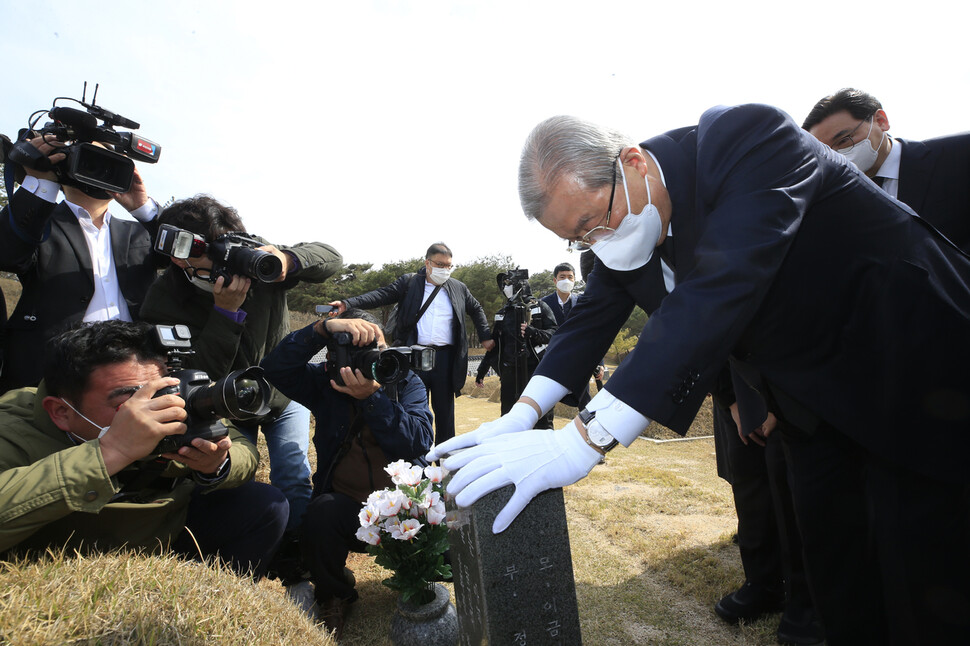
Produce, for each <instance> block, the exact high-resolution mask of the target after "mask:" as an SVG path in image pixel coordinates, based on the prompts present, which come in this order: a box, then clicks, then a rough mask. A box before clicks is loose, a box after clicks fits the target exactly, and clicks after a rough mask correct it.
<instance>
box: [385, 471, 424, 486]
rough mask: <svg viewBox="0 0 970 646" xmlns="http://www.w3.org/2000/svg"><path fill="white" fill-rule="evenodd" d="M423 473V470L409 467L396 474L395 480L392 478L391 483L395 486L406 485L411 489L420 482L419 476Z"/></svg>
mask: <svg viewBox="0 0 970 646" xmlns="http://www.w3.org/2000/svg"><path fill="white" fill-rule="evenodd" d="M423 471H424V469H422V468H421V467H410V468H408V469H402V470H401V472H400V473H398V475H397V479H396V480H395V479H394V477H393V476H392V477H391V481H392V482H393V483H394V484H397V485H400V484H406V485H408V486H409V487H413V486H415V485H416V484H418V483H419V482H421V474H422V473H423Z"/></svg>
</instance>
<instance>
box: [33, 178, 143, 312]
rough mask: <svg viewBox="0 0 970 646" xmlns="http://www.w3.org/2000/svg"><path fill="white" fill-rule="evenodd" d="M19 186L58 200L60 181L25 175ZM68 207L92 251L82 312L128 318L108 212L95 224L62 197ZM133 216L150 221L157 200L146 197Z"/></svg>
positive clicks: (85, 213)
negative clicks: (89, 292)
mask: <svg viewBox="0 0 970 646" xmlns="http://www.w3.org/2000/svg"><path fill="white" fill-rule="evenodd" d="M21 187H22V188H23V189H24V190H26V191H28V192H30V193H32V194H34V195H36V196H37V197H40V198H41V199H44V200H46V201H48V202H51V203H54V202H56V201H57V194H58V192H59V190H60V185H58V183H57V182H53V181H51V180H47V179H38V178H36V177H33V176H31V175H28V176H26V177H24V182H23V184H21ZM64 203H65V204H67V206H68V208H70V209H71V212H72V213H73V214H74V216H75V217H76V218H77V221H78V224H79V225H80V226H81V232H82V233H83V234H84V241H85V242H86V243H87V245H88V252H89V253H90V254H91V269H92V274H93V278H94V296H92V298H91V302H90V303H88V307H87V309H86V310H85V312H84V320H85V321H107V320H110V319H121V320H122V321H130V320H131V313H130V312H129V311H128V303H127V302H125V297H124V295H123V294H122V293H121V286H120V285H119V284H118V272H117V271H116V270H115V262H114V255H112V253H111V228H110V226H109V225H110V223H111V217H112V216H111V213H109V212H105V214H104V221H103V222H102V223H101V227H100V228H98V227H96V226H95V225H94V222H93V221H92V220H91V214H90V213H88V212H87V210H85V209H84V208H83V207H81V206H78V205H77V204H74V203H73V202H70V201H68V200H64ZM131 215H132V217H134V218H135V219H136V220H138V221H140V222H150V221H151V220H153V219H154V218H155V216H157V215H158V204H157V203H156V202H155V200H151V199H150V200H148V202H146V203H145V204H143V205H142V206H141V207H139V208H137V209H135V210H134V211H132V212H131Z"/></svg>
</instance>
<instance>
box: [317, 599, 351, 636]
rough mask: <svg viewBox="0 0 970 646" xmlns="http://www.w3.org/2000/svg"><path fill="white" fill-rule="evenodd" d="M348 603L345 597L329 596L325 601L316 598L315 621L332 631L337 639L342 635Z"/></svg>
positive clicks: (348, 607) (348, 608)
mask: <svg viewBox="0 0 970 646" xmlns="http://www.w3.org/2000/svg"><path fill="white" fill-rule="evenodd" d="M350 603H351V602H350V601H348V600H346V599H339V598H337V597H330V599H327V600H326V601H321V600H319V599H318V600H317V621H318V622H320V623H322V624H323V625H324V627H326V629H327V630H328V631H330V632H332V633H333V636H334V639H337V640H339V639H340V636H341V635H343V632H344V622H345V621H346V619H347V613H348V611H349V610H350Z"/></svg>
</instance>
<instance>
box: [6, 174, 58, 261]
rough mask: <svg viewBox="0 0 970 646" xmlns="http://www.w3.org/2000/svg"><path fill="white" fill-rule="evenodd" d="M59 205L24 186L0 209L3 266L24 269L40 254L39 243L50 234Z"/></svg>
mask: <svg viewBox="0 0 970 646" xmlns="http://www.w3.org/2000/svg"><path fill="white" fill-rule="evenodd" d="M56 206H57V205H56V204H54V203H52V202H48V201H47V200H45V199H43V198H40V197H37V196H36V195H33V194H32V193H31V192H30V191H26V190H24V189H19V190H17V191H16V192H15V193H14V194H13V197H11V198H10V205H9V206H5V207H4V208H3V211H0V269H3V270H4V271H12V272H15V273H18V274H21V273H24V272H25V271H26V270H27V269H28V268H29V267H30V266H31V265H32V264H33V263H34V262H35V261H36V257H37V255H36V254H37V247H38V245H40V244H41V243H42V242H43V241H44V240H46V239H47V237H48V236H49V235H50V226H51V224H50V222H51V215H52V214H53V213H54V208H55V207H56Z"/></svg>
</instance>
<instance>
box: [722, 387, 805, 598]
mask: <svg viewBox="0 0 970 646" xmlns="http://www.w3.org/2000/svg"><path fill="white" fill-rule="evenodd" d="M714 439H715V447H716V452H717V459H718V475H720V476H721V477H722V478H724V479H725V480H727V481H728V482H730V483H731V488H732V491H733V493H734V507H735V510H736V511H737V515H738V548H739V551H740V552H741V564H742V565H743V567H744V576H745V578H746V579H747V580H748V581H750V582H751V583H753V584H755V585H759V586H764V587H768V588H774V589H781V586H782V584H783V583H784V585H785V598H786V600H787V604H788V606H789V607H791V606H799V607H801V608H810V607H811V606H812V599H811V593H810V592H809V587H808V581H807V578H806V574H805V566H804V562H803V559H802V541H801V535H800V534H799V533H798V526H797V524H796V521H795V506H794V501H793V499H792V492H791V488H790V487H789V484H788V467H787V464H786V462H785V454H784V449H783V446H782V442H783V440H782V439H781V437H780V435H779V434H778V433H775V434H773V435H771V436H769V437H768V441H767V442H766V446H764V447H761V446H759V445H757V444H755V443H754V442H750V441H749V442H748V444H745V443H744V442H742V441H741V438H740V437H738V429H737V426H736V425H735V423H734V420H733V419H732V417H731V415H730V413H728V412H726V411H724V410H723V409H721V408H720V407H719V406H716V405H715V406H714Z"/></svg>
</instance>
